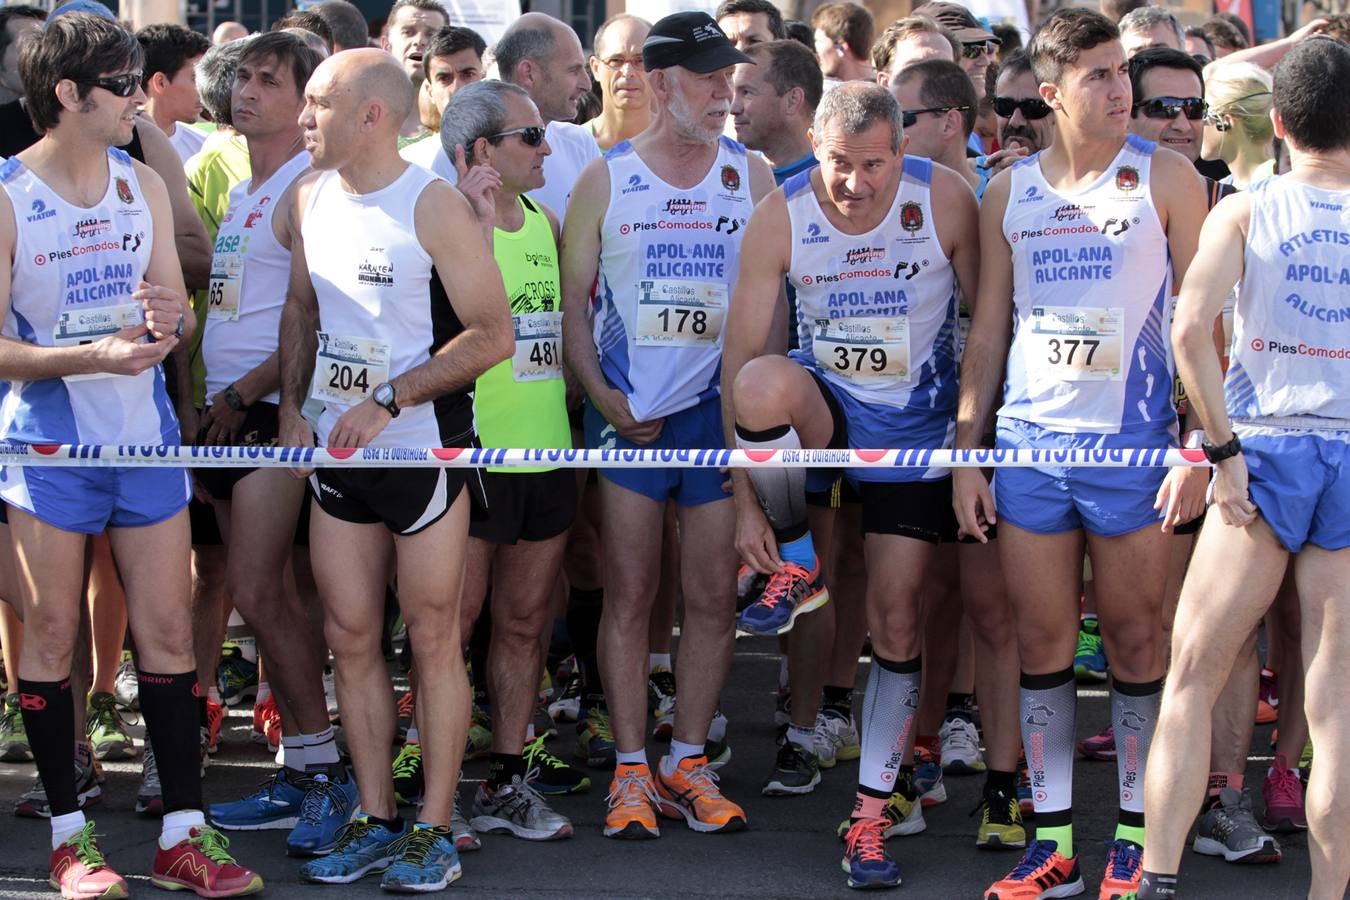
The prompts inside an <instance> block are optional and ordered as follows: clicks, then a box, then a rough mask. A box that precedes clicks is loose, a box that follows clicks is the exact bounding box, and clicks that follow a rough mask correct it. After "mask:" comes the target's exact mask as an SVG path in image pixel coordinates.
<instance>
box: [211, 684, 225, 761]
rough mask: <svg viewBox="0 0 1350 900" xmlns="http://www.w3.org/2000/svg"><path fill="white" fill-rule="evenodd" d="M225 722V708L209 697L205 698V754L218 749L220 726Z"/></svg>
mask: <svg viewBox="0 0 1350 900" xmlns="http://www.w3.org/2000/svg"><path fill="white" fill-rule="evenodd" d="M224 721H225V708H224V707H223V706H221V705H220V704H219V703H217V702H216V701H214V700H212V699H211V698H210V697H207V698H206V738H207V742H206V752H207V753H215V752H216V751H217V750H219V749H220V726H221V723H223V722H224Z"/></svg>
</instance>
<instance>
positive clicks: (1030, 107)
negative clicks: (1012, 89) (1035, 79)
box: [994, 97, 1052, 122]
mask: <svg viewBox="0 0 1350 900" xmlns="http://www.w3.org/2000/svg"><path fill="white" fill-rule="evenodd" d="M1019 109H1020V110H1021V111H1022V118H1024V119H1026V120H1027V121H1028V122H1034V121H1036V120H1037V119H1044V118H1045V117H1046V116H1048V115H1050V113H1051V111H1052V110H1051V109H1050V104H1048V103H1046V102H1045V101H1044V100H1042V99H1040V98H1039V97H1030V98H1028V99H1026V100H1014V99H1012V98H1011V97H995V98H994V112H995V113H996V114H997V115H998V117H999V118H1000V119H1011V118H1012V116H1013V113H1015V112H1017V111H1018V110H1019Z"/></svg>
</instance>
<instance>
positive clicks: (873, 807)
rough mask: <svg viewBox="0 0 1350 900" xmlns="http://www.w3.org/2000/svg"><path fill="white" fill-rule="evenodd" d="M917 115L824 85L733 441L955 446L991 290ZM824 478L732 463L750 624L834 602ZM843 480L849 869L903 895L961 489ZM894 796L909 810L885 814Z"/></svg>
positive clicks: (761, 219)
mask: <svg viewBox="0 0 1350 900" xmlns="http://www.w3.org/2000/svg"><path fill="white" fill-rule="evenodd" d="M901 120H902V113H901V110H900V107H899V104H897V103H896V102H895V99H894V98H893V97H892V96H891V95H890V93H888V92H887V91H886V89H885V88H882V87H880V86H879V85H875V84H848V85H841V86H840V87H838V88H836V89H835V90H834V91H831V92H829V93H827V94H826V95H825V98H824V100H822V101H821V105H820V107H819V108H818V109H817V110H816V118H815V126H814V129H813V131H812V143H813V145H814V146H815V150H816V155H817V157H818V158H819V159H820V161H821V164H820V167H819V169H815V170H811V171H809V172H803V173H801V174H799V175H796V176H794V177H793V178H791V179H789V180H788V181H787V182H786V183H784V185H783V187H782V189H781V192H775V193H774V194H772V195H771V196H770V197H769V199H768V200H766V201H765V202H764V203H763V204H761V206H760V207H759V208H758V209H757V210H756V211H755V215H754V216H753V218H752V222H751V224H750V226H749V228H748V232H749V233H748V235H747V242H746V247H745V251H746V252H745V260H746V262H745V266H744V268H743V274H742V277H741V280H740V282H739V284H738V285H737V290H736V296H735V297H734V299H733V302H732V321H731V322H730V323H729V325H730V334H731V335H732V336H733V338H734V342H733V343H731V344H729V345H728V347H727V350H726V353H725V357H724V361H723V368H722V383H723V386H724V390H727V391H728V392H730V393H731V395H732V397H733V398H734V402H735V406H734V410H733V409H730V408H729V409H727V411H726V414H725V419H726V426H727V429H728V431H730V430H731V428H732V426H733V425H734V427H735V444H736V446H739V447H742V448H744V449H747V450H769V449H789V448H801V447H817V448H818V447H831V448H843V447H906V446H915V447H941V446H944V445H947V444H949V443H950V439H951V433H952V416H953V413H954V412H955V409H956V305H957V292H958V290H959V289H960V286H961V285H962V284H965V285H966V286H968V287H973V286H974V283H975V278H976V273H975V264H976V261H977V259H978V256H977V250H976V243H975V242H976V227H975V222H976V206H975V198H974V196H973V195H972V194H971V192H970V189H969V188H968V187H966V185H965V184H964V182H963V181H962V180H961V178H960V176H958V175H956V174H955V173H953V172H950V171H948V170H946V169H941V168H938V169H935V168H934V167H933V165H932V163H931V162H929V161H928V160H925V159H921V158H919V157H908V158H907V157H906V156H905V155H904V139H903V133H902V125H901ZM938 210H941V213H940V214H939V213H938V212H937V211H938ZM924 260H927V261H928V265H926V266H925V265H924ZM785 275H786V276H788V278H789V279H790V280H791V282H792V285H793V287H794V288H796V291H797V302H798V315H797V323H796V324H797V328H798V332H799V341H800V345H801V349H800V350H797V351H794V352H793V354H792V359H786V358H784V357H781V356H761V355H760V353H761V350H760V348H761V347H762V346H764V344H765V341H766V340H767V339H768V337H769V334H770V328H771V323H772V320H773V317H774V304H775V302H776V300H777V292H778V288H779V285H781V283H782V279H783V277H784V276H785ZM825 474H826V477H825V478H824V479H821V478H820V477H819V475H818V473H816V472H814V471H813V472H812V473H811V474H810V475H809V476H808V474H807V472H806V471H805V470H801V469H753V470H751V471H750V472H749V473H748V475H747V474H746V473H745V472H744V470H735V471H733V474H732V478H733V481H734V483H735V486H736V490H735V496H736V506H737V520H738V521H737V529H736V530H737V541H736V543H737V549H738V550H739V551H740V552H741V556H742V558H744V559H745V560H746V561H747V562H748V563H749V564H750V565H751V566H753V567H754V568H755V569H756V570H757V571H759V572H763V573H766V574H771V578H770V580H769V585H768V587H766V588H765V591H764V597H763V598H761V600H759V601H758V602H756V603H755V604H754V605H752V606H751V607H750V608H749V609H747V610H746V611H745V613H743V614H742V616H741V627H742V628H747V627H748V626H751V627H754V629H755V630H756V631H759V632H761V633H762V632H764V631H770V632H771V631H772V630H773V629H775V628H776V629H777V630H786V629H787V628H788V627H791V625H792V620H793V619H795V618H796V617H797V616H798V615H800V614H802V613H804V612H807V611H809V610H812V609H815V608H816V607H818V606H819V605H820V604H822V603H824V602H826V601H827V600H828V595H827V593H826V591H825V581H824V578H823V574H822V571H821V563H820V560H819V559H818V558H817V555H816V554H817V550H816V548H815V546H814V544H813V541H812V537H811V534H810V532H809V531H808V528H807V525H808V518H809V515H808V507H807V493H808V491H809V490H820V489H822V488H825V487H828V486H829V484H830V482H832V481H833V480H834V477H835V476H833V475H831V474H830V473H825ZM846 474H847V476H848V478H849V481H850V482H851V483H853V484H854V486H855V487H856V488H857V489H858V492H859V494H860V495H861V498H862V506H863V517H862V520H863V532H864V535H865V538H864V540H865V543H866V551H867V560H868V578H867V601H866V602H867V618H868V624H869V628H870V630H871V635H872V647H873V653H872V657H873V665H872V667H871V674H870V676H869V679H868V685H867V695H866V698H865V699H864V701H863V705H864V710H865V713H864V719H863V722H864V725H863V728H864V741H863V747H862V761H861V763H860V767H859V784H858V792H857V796H856V801H855V803H854V809H853V816H852V818H851V820H850V821H848V822H847V823H845V824H846V826H847V827H846V829H845V830H846V831H847V835H846V840H847V850H846V853H845V857H844V861H843V865H844V869H845V871H847V872H848V875H849V878H848V884H849V886H850V887H855V888H863V887H893V886H895V885H898V884H899V883H900V869H899V866H898V865H897V864H896V863H895V861H894V860H893V859H891V857H890V856H889V854H887V853H886V850H885V844H884V838H883V835H884V833H885V832H887V831H891V832H892V833H899V834H905V833H913V832H914V831H919V830H922V828H923V815H922V812H920V807H919V805H918V803H917V798H916V796H915V795H914V793H913V790H914V789H913V785H912V784H911V783H910V779H909V774H910V772H909V770H910V768H911V767H910V766H908V765H902V763H903V762H904V760H905V759H906V758H907V755H908V753H909V751H910V746H911V741H912V738H913V725H914V713H915V707H917V704H918V692H919V671H920V665H921V664H920V659H919V649H920V645H921V643H922V637H923V633H922V629H921V627H920V618H921V616H920V604H921V600H922V598H921V591H920V586H921V584H922V581H923V573H924V570H925V568H926V567H927V566H928V563H929V560H930V559H931V557H932V554H933V547H934V545H935V544H936V543H937V541H938V540H940V539H941V538H942V537H943V536H944V535H946V536H948V537H952V538H954V537H955V530H956V529H955V522H954V521H953V519H952V517H951V516H950V515H947V514H946V512H945V509H944V508H943V506H942V503H943V501H944V500H945V498H946V497H947V496H949V495H950V493H951V482H950V475H949V473H948V471H947V470H945V469H938V468H933V469H926V470H925V469H896V470H894V471H893V472H878V471H877V470H846ZM761 504H762V509H761ZM822 552H824V550H822ZM794 693H796V692H795V691H794ZM797 748H799V749H797ZM810 748H811V732H810V731H807V732H806V733H805V734H803V733H802V732H801V730H800V729H799V728H798V727H797V726H796V724H795V719H794V726H793V727H790V728H789V729H788V734H787V742H786V743H785V744H784V750H783V751H782V753H780V756H779V768H782V766H783V763H784V762H786V760H785V759H784V757H785V756H786V755H788V754H792V753H794V749H795V752H796V753H798V754H800V753H801V750H803V749H804V750H806V751H807V752H808V753H809V752H810ZM812 761H813V760H812ZM893 791H896V792H899V793H900V794H901V796H902V800H903V802H904V805H905V810H904V815H903V816H896V815H895V814H894V813H891V814H890V815H891V818H888V810H887V807H888V805H892V804H894V803H895V801H894V800H892V798H891V795H892V792H893Z"/></svg>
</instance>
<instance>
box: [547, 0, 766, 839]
mask: <svg viewBox="0 0 1350 900" xmlns="http://www.w3.org/2000/svg"><path fill="white" fill-rule="evenodd" d="M642 56H643V61H644V64H645V67H646V69H647V81H648V84H649V86H650V87H651V90H652V95H653V96H654V97H655V98H656V100H657V103H658V111H657V114H656V118H655V120H654V121H653V123H652V126H651V127H650V128H648V129H647V130H646V131H644V132H643V133H642V134H640V135H639V136H638V137H637V138H635V139H634V140H633V141H631V142H625V143H622V144H619V145H618V146H617V147H615V148H614V149H613V150H611V151H610V152H609V153H608V154H607V155H606V156H605V158H604V159H603V161H597V162H594V163H591V164H590V165H589V166H588V167H587V168H586V170H585V171H584V172H583V173H582V176H581V178H580V180H579V181H578V182H577V186H576V192H575V194H574V195H573V206H572V209H571V211H570V214H569V215H568V216H567V225H566V230H565V232H564V238H563V248H564V255H563V267H562V271H563V304H564V315H563V329H564V352H565V354H566V358H567V363H568V367H569V368H570V369H571V370H572V371H573V372H574V374H575V375H576V377H577V379H578V380H579V381H580V382H581V385H582V387H583V388H584V389H585V391H586V393H587V395H588V402H587V407H586V440H587V443H588V445H589V446H592V447H606V448H617V447H628V448H633V447H653V448H679V447H686V448H687V447H713V446H718V445H719V444H720V443H721V442H722V438H721V433H722V432H721V420H720V403H719V399H718V388H717V369H718V365H719V359H720V355H721V341H722V325H723V322H724V320H725V316H726V310H727V301H728V297H729V294H730V292H731V286H732V285H733V284H734V283H735V279H736V272H737V267H738V263H739V248H740V242H741V232H742V231H743V229H744V227H745V221H746V219H747V218H748V217H749V214H750V210H751V209H752V207H753V204H754V202H755V200H757V199H758V198H760V197H762V196H763V195H765V194H766V193H768V191H769V190H770V189H771V185H772V179H771V176H770V173H769V170H768V166H766V165H764V164H763V163H761V162H758V161H757V160H752V159H750V158H748V157H747V156H746V154H745V150H744V148H743V147H742V146H741V145H740V144H737V143H735V142H734V141H731V140H728V139H726V138H720V137H719V135H721V134H722V130H723V128H724V127H725V124H726V119H727V115H728V111H729V110H730V107H731V98H732V91H731V75H732V71H731V70H732V66H734V65H735V64H736V63H740V62H745V61H746V57H745V56H744V55H743V54H741V53H740V52H738V51H737V50H736V49H735V48H733V47H732V46H731V43H730V42H729V41H728V40H727V39H726V36H725V35H724V34H723V33H722V31H721V30H720V29H719V28H718V27H717V25H716V23H715V22H714V21H713V20H712V18H711V17H709V16H708V15H706V14H704V13H696V12H689V13H677V14H674V15H670V16H667V17H665V18H664V19H662V20H661V21H659V22H657V23H656V24H655V25H654V26H653V27H652V30H651V33H650V34H649V35H648V37H647V41H646V43H645V44H644V45H643V50H642ZM550 177H551V176H550ZM597 276H598V277H599V286H598V288H597V289H596V291H597V295H598V298H599V301H600V304H601V309H600V311H599V312H598V313H597V314H596V316H597V318H596V321H595V324H594V333H593V334H592V333H591V332H590V331H588V326H589V322H590V317H589V315H588V307H589V305H590V296H591V290H592V286H593V285H596V279H597ZM639 297H641V298H643V299H641V301H640V300H639ZM600 486H601V507H602V513H601V516H600V521H601V523H602V529H603V540H604V547H605V553H604V565H605V589H606V594H607V597H606V600H605V604H604V612H603V615H602V618H601V623H600V666H601V669H602V672H603V675H604V683H605V687H606V693H607V695H608V700H609V706H610V710H611V711H612V712H613V716H614V718H613V721H614V735H615V738H616V741H617V747H618V752H617V768H616V770H615V778H614V782H613V784H612V786H611V791H610V795H609V798H610V808H609V812H608V814H607V816H606V822H605V834H606V835H607V836H611V837H623V838H652V837H656V836H658V834H659V830H658V828H657V823H656V809H657V807H658V805H659V807H660V810H661V814H662V815H665V816H668V817H671V818H684V819H685V820H686V821H687V822H688V823H689V826H690V827H691V828H693V829H694V830H695V831H703V832H709V831H731V830H737V829H740V828H744V827H745V813H744V811H743V810H742V809H741V808H740V807H739V806H737V805H736V804H734V803H732V802H731V801H729V800H727V799H726V798H725V797H723V796H722V794H721V792H720V791H719V790H718V789H717V785H716V781H715V779H714V778H713V776H712V775H710V774H709V772H708V768H707V767H708V762H709V760H708V757H707V756H706V755H705V749H706V748H705V744H706V739H707V737H708V728H709V723H710V722H711V720H712V718H713V712H714V709H715V708H716V705H717V695H718V692H719V691H720V690H721V687H722V682H723V680H724V679H725V678H726V673H727V669H728V666H729V664H730V661H731V648H732V642H733V640H734V633H733V624H732V617H733V615H734V610H735V585H736V558H735V553H734V548H733V546H732V544H733V525H734V523H733V510H732V508H731V504H730V503H729V502H726V500H727V498H726V494H725V493H724V492H723V490H722V476H721V475H719V474H718V473H716V472H711V471H697V470H694V471H690V470H659V469H652V470H646V469H633V470H617V469H611V470H608V471H606V472H604V473H602V475H601V485H600ZM672 498H673V499H674V500H675V502H676V503H677V504H679V519H680V532H681V535H682V538H683V542H682V543H683V550H684V553H685V554H687V558H688V559H696V560H698V561H699V565H698V566H686V567H685V568H684V571H683V579H682V581H683V590H684V610H685V612H684V624H683V627H682V631H681V635H682V637H681V641H680V659H679V667H678V668H679V671H680V672H681V683H680V702H679V705H678V707H677V710H676V720H675V726H674V732H673V739H672V740H671V744H670V754H669V755H667V756H665V757H663V758H662V760H661V763H660V766H659V768H658V770H657V773H656V777H655V779H653V777H652V773H651V770H650V769H649V768H648V765H647V754H646V750H645V737H646V730H645V722H646V717H647V704H646V699H647V698H646V691H645V690H644V687H645V685H646V683H647V678H646V676H647V674H648V668H647V667H648V662H649V660H648V651H647V631H648V621H649V619H650V610H651V604H652V598H653V596H654V594H655V592H656V582H657V578H658V577H659V573H660V548H661V540H660V535H661V533H662V518H663V513H664V509H665V505H666V502H667V500H668V499H672Z"/></svg>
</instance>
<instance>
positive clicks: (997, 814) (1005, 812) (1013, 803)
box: [966, 791, 1017, 825]
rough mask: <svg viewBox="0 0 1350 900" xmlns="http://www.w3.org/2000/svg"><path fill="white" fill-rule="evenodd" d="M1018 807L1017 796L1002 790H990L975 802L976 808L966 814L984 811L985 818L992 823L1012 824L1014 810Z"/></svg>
mask: <svg viewBox="0 0 1350 900" xmlns="http://www.w3.org/2000/svg"><path fill="white" fill-rule="evenodd" d="M1015 808H1017V798H1016V797H1010V796H1008V795H1007V794H1005V793H1003V792H1002V791H990V792H989V793H988V794H986V795H985V796H983V797H981V798H980V802H979V803H977V804H975V808H974V809H972V810H971V811H970V812H969V813H967V814H966V817H967V818H969V817H970V816H973V815H975V814H976V813H977V812H981V811H983V813H984V815H983V816H982V817H981V818H983V820H984V821H985V822H987V823H989V824H991V825H1011V824H1012V822H1013V810H1014V809H1015Z"/></svg>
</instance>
